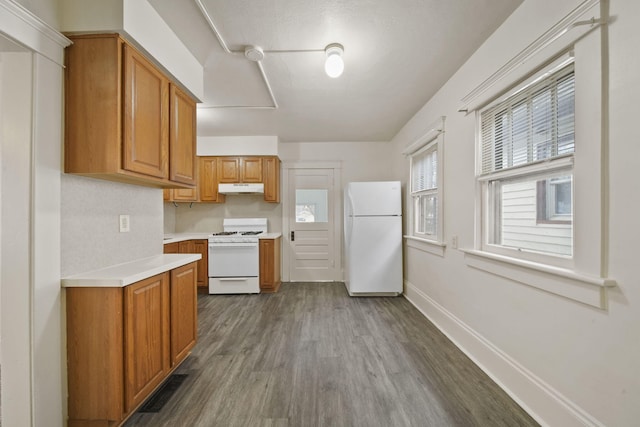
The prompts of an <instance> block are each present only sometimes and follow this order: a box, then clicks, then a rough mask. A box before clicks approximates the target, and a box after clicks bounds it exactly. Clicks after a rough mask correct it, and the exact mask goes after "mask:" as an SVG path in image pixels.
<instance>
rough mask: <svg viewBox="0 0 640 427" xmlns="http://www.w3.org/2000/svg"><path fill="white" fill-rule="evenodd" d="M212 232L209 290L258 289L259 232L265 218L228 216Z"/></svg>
mask: <svg viewBox="0 0 640 427" xmlns="http://www.w3.org/2000/svg"><path fill="white" fill-rule="evenodd" d="M222 227H223V230H224V231H222V232H219V233H213V234H212V235H211V236H209V293H210V294H241V293H259V292H260V285H259V283H258V271H259V267H258V236H259V235H260V234H262V233H266V232H267V219H266V218H226V219H224V220H223V223H222Z"/></svg>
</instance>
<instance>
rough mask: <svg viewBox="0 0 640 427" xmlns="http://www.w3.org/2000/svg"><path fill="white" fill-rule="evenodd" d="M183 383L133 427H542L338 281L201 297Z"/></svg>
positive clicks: (407, 307)
mask: <svg viewBox="0 0 640 427" xmlns="http://www.w3.org/2000/svg"><path fill="white" fill-rule="evenodd" d="M198 308H199V342H198V344H197V346H196V347H195V349H194V350H193V353H192V354H191V355H190V356H189V357H188V358H187V360H186V361H185V362H184V363H183V364H182V366H180V367H179V368H178V369H177V371H176V373H181V374H188V377H187V378H186V380H185V381H184V383H183V384H182V386H181V387H180V388H179V389H178V390H177V391H176V393H175V394H174V395H173V397H172V398H171V400H170V401H169V402H167V404H166V405H165V406H164V408H163V409H162V410H161V411H160V412H158V413H136V414H134V415H133V416H132V417H131V418H130V419H129V420H128V421H127V423H126V424H125V426H126V427H133V426H154V427H155V426H172V427H173V426H190V427H191V426H201V427H209V426H263V427H267V426H274V427H275V426H278V427H279V426H282V427H284V426H289V427H291V426H295V427H298V426H340V427H342V426H367V427H374V426H385V427H386V426H465V427H467V426H491V427H497V426H509V427H512V426H537V425H538V424H537V423H536V422H535V421H534V420H533V419H532V418H531V417H529V416H528V415H527V414H526V413H525V412H524V411H523V410H522V409H521V408H520V407H519V406H518V405H517V404H516V403H515V402H513V400H511V399H510V398H509V397H508V396H507V395H506V394H505V393H504V392H503V391H502V390H501V389H500V388H499V387H498V386H497V385H496V384H495V383H493V382H492V381H491V380H490V379H489V378H488V377H487V376H486V375H485V374H484V373H483V372H482V371H481V370H480V369H479V368H478V367H476V366H475V365H474V364H473V363H472V362H471V361H470V360H469V359H468V358H467V357H466V356H465V355H464V354H463V353H462V352H460V351H459V350H458V349H457V348H456V347H455V346H454V345H453V344H452V343H451V342H450V341H449V340H448V339H447V338H446V337H445V336H444V335H443V334H442V333H440V332H439V331H438V329H437V328H436V327H435V326H433V325H432V324H431V323H430V322H429V321H428V320H427V319H425V318H424V316H422V314H420V313H419V312H418V311H417V310H416V309H415V308H414V307H413V306H412V305H411V304H410V303H409V302H408V301H406V300H405V299H404V298H402V297H397V298H381V297H376V298H350V297H349V296H348V295H347V292H346V291H345V288H344V285H343V284H342V283H283V284H282V287H281V288H280V291H279V292H278V293H276V294H267V295H219V296H213V295H201V296H200V297H199V300H198Z"/></svg>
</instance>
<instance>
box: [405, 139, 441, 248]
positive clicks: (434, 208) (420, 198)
mask: <svg viewBox="0 0 640 427" xmlns="http://www.w3.org/2000/svg"><path fill="white" fill-rule="evenodd" d="M411 198H412V202H413V235H414V236H415V237H422V238H425V239H430V240H437V237H438V216H439V215H438V204H439V203H440V202H439V200H438V199H439V194H438V145H437V140H434V141H432V142H431V143H430V144H429V145H427V146H426V147H425V148H423V149H422V150H420V151H418V152H417V153H416V154H414V155H412V156H411Z"/></svg>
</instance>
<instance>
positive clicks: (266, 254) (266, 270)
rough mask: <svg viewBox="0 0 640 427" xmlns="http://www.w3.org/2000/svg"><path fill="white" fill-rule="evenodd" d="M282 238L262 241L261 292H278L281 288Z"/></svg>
mask: <svg viewBox="0 0 640 427" xmlns="http://www.w3.org/2000/svg"><path fill="white" fill-rule="evenodd" d="M281 241H282V239H281V238H280V237H278V238H275V239H260V243H259V244H260V247H259V249H260V273H259V282H260V292H277V291H278V289H279V288H280V282H281V281H280V250H281Z"/></svg>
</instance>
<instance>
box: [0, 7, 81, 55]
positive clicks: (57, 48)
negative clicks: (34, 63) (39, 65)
mask: <svg viewBox="0 0 640 427" xmlns="http://www.w3.org/2000/svg"><path fill="white" fill-rule="evenodd" d="M0 33H2V34H5V35H7V36H8V37H10V38H11V39H13V40H15V41H17V42H18V43H19V44H21V45H23V46H24V47H26V48H28V49H29V50H32V51H34V52H37V53H39V54H40V55H42V56H44V57H45V58H48V59H50V60H51V61H53V62H55V63H56V64H58V65H64V48H65V47H67V46H69V45H70V44H71V40H69V39H68V38H66V37H65V36H63V35H62V34H61V33H60V32H58V31H56V30H55V29H54V28H53V27H51V26H50V25H48V24H47V23H46V22H44V21H43V20H41V19H40V18H38V17H37V16H36V15H34V14H33V13H31V12H30V11H28V10H27V9H26V8H24V7H23V6H22V5H20V4H18V3H16V2H15V1H13V0H0Z"/></svg>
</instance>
